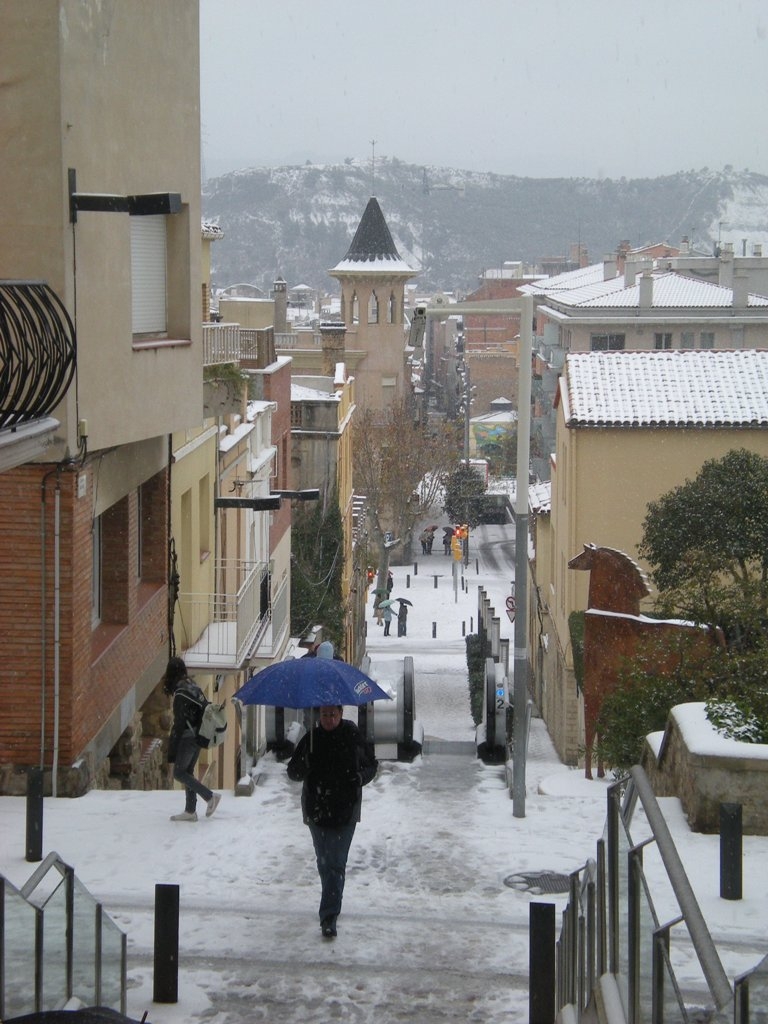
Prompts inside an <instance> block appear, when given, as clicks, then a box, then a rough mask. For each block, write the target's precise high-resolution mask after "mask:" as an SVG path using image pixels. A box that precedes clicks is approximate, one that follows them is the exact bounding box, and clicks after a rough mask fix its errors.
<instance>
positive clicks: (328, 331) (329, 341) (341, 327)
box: [320, 321, 347, 377]
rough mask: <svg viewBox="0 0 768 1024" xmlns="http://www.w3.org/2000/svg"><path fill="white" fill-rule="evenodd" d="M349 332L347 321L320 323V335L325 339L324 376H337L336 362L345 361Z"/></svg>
mask: <svg viewBox="0 0 768 1024" xmlns="http://www.w3.org/2000/svg"><path fill="white" fill-rule="evenodd" d="M346 334H347V326H346V324H345V323H343V322H341V323H339V322H336V321H334V322H333V323H325V324H320V337H321V338H322V341H323V366H322V375H323V376H324V377H335V376H336V364H337V363H343V362H344V341H345V338H346Z"/></svg>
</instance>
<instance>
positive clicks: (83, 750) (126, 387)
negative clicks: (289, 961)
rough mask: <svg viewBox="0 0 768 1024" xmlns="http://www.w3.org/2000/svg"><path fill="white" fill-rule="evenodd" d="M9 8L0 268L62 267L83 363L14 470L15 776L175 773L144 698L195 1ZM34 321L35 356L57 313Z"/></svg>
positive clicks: (54, 274) (192, 255) (177, 347)
mask: <svg viewBox="0 0 768 1024" xmlns="http://www.w3.org/2000/svg"><path fill="white" fill-rule="evenodd" d="M2 23H3V33H2V36H1V37H0V59H2V64H3V68H4V72H5V77H6V83H7V84H6V88H5V91H4V96H5V107H4V110H5V113H4V118H5V122H6V123H5V128H6V132H7V137H8V139H9V143H8V145H7V146H6V149H5V153H4V182H3V189H2V193H1V194H0V279H4V280H5V281H9V280H10V281H18V282H30V281H42V282H45V286H46V287H47V288H48V289H50V292H51V293H52V294H53V295H55V296H56V297H57V299H58V300H59V301H60V303H61V307H62V309H63V311H64V313H62V317H61V320H62V322H64V321H65V320H68V321H69V322H70V323H71V325H72V332H73V333H72V337H73V344H72V346H71V347H72V350H73V365H72V375H71V378H70V379H69V380H68V383H67V386H66V389H65V390H64V393H63V394H62V395H60V396H59V397H58V398H57V401H56V405H55V408H53V409H50V410H48V411H49V413H50V417H51V418H52V419H53V420H55V422H56V426H55V428H54V429H53V430H51V431H49V432H48V434H47V435H45V434H44V433H43V435H38V436H44V443H43V442H39V443H38V446H37V450H35V451H30V452H29V453H28V457H27V458H26V459H25V461H23V462H21V463H18V464H16V465H9V468H6V469H5V471H4V472H2V473H0V538H2V543H1V544H0V547H2V551H3V555H2V563H3V564H2V569H3V571H2V573H0V635H1V636H2V637H3V641H2V646H3V658H2V659H0V661H1V662H2V664H1V665H0V763H2V764H3V765H5V766H6V767H5V768H4V769H3V773H2V777H1V778H0V788H2V791H4V792H14V791H23V786H24V777H23V776H24V772H25V771H26V770H27V769H28V768H29V767H35V766H38V767H42V768H43V769H44V779H45V786H46V790H47V791H48V792H54V793H57V794H61V795H64V794H67V795H76V794H79V793H81V792H83V791H84V790H86V789H87V788H89V787H90V786H91V785H93V784H101V785H120V784H121V780H122V779H125V778H126V777H128V776H130V777H132V778H133V779H134V780H140V779H143V781H144V782H145V783H146V784H151V783H152V782H153V781H154V782H157V781H159V772H160V760H159V758H160V755H159V753H158V747H157V743H156V742H154V740H155V739H156V737H150V738H149V740H150V741H149V742H148V743H142V741H141V730H142V720H141V715H140V713H139V710H140V708H141V707H142V705H143V704H144V703H145V701H146V700H147V699H148V697H149V696H150V695H151V694H152V693H153V691H155V690H156V688H157V686H158V683H159V680H160V677H161V675H162V672H163V669H164V667H165V663H166V661H167V658H168V654H169V650H170V615H169V592H168V534H169V517H170V479H171V473H172V444H171V440H170V438H171V436H172V435H173V433H174V432H176V431H184V430H187V429H188V428H190V426H193V425H195V424H200V423H201V421H202V356H201V345H200V338H201V318H200V270H199V261H200V166H199V161H200V156H199V154H200V146H199V31H198V15H197V5H196V4H194V3H188V2H187V0H168V2H167V3H163V4H155V3H153V2H151V0H136V2H135V3H133V2H132V3H131V4H117V5H108V6H105V5H102V4H98V3H80V2H74V0H40V2H38V3H35V4H32V5H29V4H16V3H4V4H3V5H2ZM160 97H162V100H161V101H160V100H159V98H160ZM22 301H23V300H21V299H18V298H16V299H14V298H13V297H11V298H10V299H9V302H10V303H11V308H12V310H13V311H15V312H16V313H20V310H21V307H22ZM19 322H20V323H21V324H22V326H21V328H20V331H19V338H20V339H21V340H20V346H19V351H20V352H21V353H22V354H21V357H20V358H21V359H22V363H23V361H24V360H25V359H26V364H27V367H28V369H31V371H32V372H35V371H34V367H35V366H36V365H38V364H39V362H40V360H39V358H38V357H39V353H40V351H41V347H40V346H41V344H43V345H44V343H45V337H46V331H45V329H44V327H42V326H41V323H40V321H37V322H36V321H35V320H34V318H29V317H23V316H21V315H20V317H19ZM3 344H4V345H7V344H8V337H7V335H5V336H4V338H3ZM60 376H61V377H62V379H64V378H66V373H65V372H64V373H63V374H62V375H60ZM6 399H7V396H6ZM0 401H3V398H2V397H0ZM3 413H4V414H6V415H5V418H4V419H2V420H0V434H4V433H5V430H4V429H3V428H2V424H4V423H8V419H7V414H9V413H10V414H13V410H9V409H7V408H6V409H5V410H3ZM26 426H27V427H28V426H29V424H26ZM8 429H9V430H11V431H13V427H9V428H8ZM17 429H18V428H17ZM8 441H9V439H8V437H7V436H6V437H2V436H0V448H4V449H6V450H7V449H8V448H9V447H12V444H9V443H6V442H8ZM128 736H130V737H131V740H130V742H129V744H128V746H129V749H130V750H131V751H133V753H132V754H131V755H130V756H128V758H127V760H126V755H125V753H124V751H123V749H122V746H121V739H122V740H124V739H125V738H126V737H128Z"/></svg>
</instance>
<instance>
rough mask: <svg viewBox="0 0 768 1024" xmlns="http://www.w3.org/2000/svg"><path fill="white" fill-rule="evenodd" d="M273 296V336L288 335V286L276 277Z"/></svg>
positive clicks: (280, 278)
mask: <svg viewBox="0 0 768 1024" xmlns="http://www.w3.org/2000/svg"><path fill="white" fill-rule="evenodd" d="M273 292H274V296H275V313H274V317H273V319H274V321H275V334H287V333H288V286H287V285H286V283H285V281H284V280H283V279H282V277H278V279H277V280H276V281H275V283H274V285H273Z"/></svg>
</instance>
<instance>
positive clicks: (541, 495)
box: [528, 480, 552, 514]
mask: <svg viewBox="0 0 768 1024" xmlns="http://www.w3.org/2000/svg"><path fill="white" fill-rule="evenodd" d="M528 508H529V509H530V510H531V512H538V513H539V514H542V513H549V512H551V511H552V482H551V481H550V480H547V481H546V483H543V482H542V481H537V482H536V483H535V484H531V485H530V486H529V488H528Z"/></svg>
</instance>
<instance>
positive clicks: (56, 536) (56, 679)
mask: <svg viewBox="0 0 768 1024" xmlns="http://www.w3.org/2000/svg"><path fill="white" fill-rule="evenodd" d="M60 552H61V478H60V476H59V474H58V473H57V474H56V491H55V498H54V515H53V761H52V764H51V796H54V797H55V796H58V774H59V698H60V690H61V686H60V684H61V674H60V671H59V653H60V647H61V621H60V620H61V557H60Z"/></svg>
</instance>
